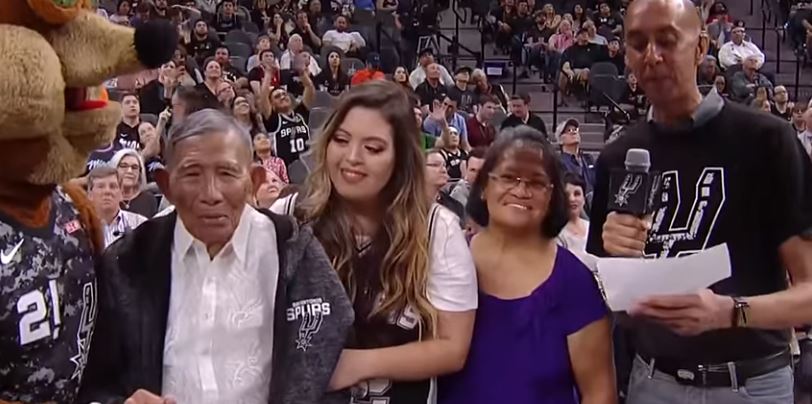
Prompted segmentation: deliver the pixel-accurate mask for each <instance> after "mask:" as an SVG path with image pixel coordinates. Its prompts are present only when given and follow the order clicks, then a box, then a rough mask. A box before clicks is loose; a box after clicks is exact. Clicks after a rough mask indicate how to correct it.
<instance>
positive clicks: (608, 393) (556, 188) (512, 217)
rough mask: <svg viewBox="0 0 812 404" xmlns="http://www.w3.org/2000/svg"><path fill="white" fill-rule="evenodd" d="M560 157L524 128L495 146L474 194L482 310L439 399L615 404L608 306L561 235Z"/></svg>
mask: <svg viewBox="0 0 812 404" xmlns="http://www.w3.org/2000/svg"><path fill="white" fill-rule="evenodd" d="M558 166H559V162H558V159H557V158H556V157H555V154H554V152H553V151H552V150H551V149H550V147H548V146H546V145H545V142H544V138H543V136H542V135H541V134H540V133H539V132H537V131H536V130H534V129H530V128H528V127H519V128H516V129H514V130H513V131H512V132H503V133H502V134H501V135H500V137H499V140H498V141H497V143H496V144H494V145H493V146H492V147H491V149H490V150H489V151H488V154H487V155H486V157H485V163H484V165H483V167H482V169H481V171H480V172H479V175H478V176H477V179H476V182H475V183H474V184H473V187H472V189H471V196H470V197H469V199H468V212H469V214H470V216H471V218H472V219H473V220H474V221H476V222H477V224H479V225H481V226H482V227H483V228H484V229H483V230H482V231H481V232H480V233H479V234H477V235H476V236H475V237H474V239H473V240H472V242H471V250H472V253H473V256H474V262H475V263H476V267H477V276H478V278H479V291H480V292H479V310H478V311H477V315H476V322H475V325H474V334H473V339H472V341H471V348H470V351H469V353H468V360H467V362H466V364H465V368H464V369H463V370H462V371H460V372H459V373H457V374H454V375H451V376H449V377H446V378H444V379H443V380H441V383H440V385H439V388H438V393H439V397H438V398H439V401H438V402H439V404H480V403H481V404H494V403H510V404H542V403H550V404H575V403H590V404H592V403H607V404H608V403H616V402H617V393H616V388H615V375H614V366H613V363H612V348H611V340H612V337H611V335H610V323H609V319H608V310H607V308H606V305H605V303H604V301H603V298H602V296H601V293H600V291H599V289H598V285H597V284H596V282H595V278H594V277H593V275H592V273H591V272H590V270H589V269H588V268H587V267H586V266H585V265H584V264H583V263H581V261H579V260H578V259H577V258H576V257H575V256H574V255H573V254H572V253H570V252H569V251H567V250H565V249H563V248H558V247H557V246H556V242H555V238H556V235H557V234H558V233H559V231H560V230H561V228H563V227H564V225H565V224H566V222H567V206H566V200H567V199H566V197H565V196H564V189H563V185H562V180H561V172H560V170H559V168H558Z"/></svg>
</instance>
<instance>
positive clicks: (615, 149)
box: [587, 0, 812, 404]
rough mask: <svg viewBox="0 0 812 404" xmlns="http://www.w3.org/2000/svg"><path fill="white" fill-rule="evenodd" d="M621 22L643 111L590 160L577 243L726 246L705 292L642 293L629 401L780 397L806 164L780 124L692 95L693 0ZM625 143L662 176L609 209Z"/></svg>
mask: <svg viewBox="0 0 812 404" xmlns="http://www.w3.org/2000/svg"><path fill="white" fill-rule="evenodd" d="M624 25H625V27H626V44H627V53H626V62H627V65H628V66H629V67H630V68H631V70H632V72H633V73H634V74H635V75H636V76H637V77H639V79H640V85H641V86H642V88H643V89H644V91H645V93H646V96H648V98H649V99H650V100H651V104H652V108H651V110H650V111H649V114H648V118H647V120H646V122H643V123H641V124H639V125H636V126H634V127H632V128H629V129H628V131H627V134H626V135H624V136H623V137H621V138H619V139H618V140H617V141H615V142H614V143H611V144H609V145H607V147H606V148H605V149H604V151H603V153H602V154H601V156H600V158H599V160H598V162H597V175H596V189H595V196H594V200H593V210H592V215H591V219H592V225H591V226H590V234H589V242H588V246H587V250H588V252H590V253H592V254H596V255H599V256H615V257H641V258H642V257H647V258H653V259H658V258H667V257H677V256H683V255H687V254H691V253H695V252H699V251H702V250H704V249H707V248H710V247H713V246H716V245H720V244H723V243H726V244H727V246H728V249H729V252H730V260H731V265H732V274H731V277H730V278H728V279H725V280H723V281H721V282H719V283H717V284H715V285H713V286H712V287H711V288H710V289H706V290H703V291H700V292H697V293H695V294H688V295H672V296H650V297H648V298H646V299H643V300H642V301H640V302H638V304H637V306H636V307H635V309H634V310H632V311H631V312H630V313H629V314H630V315H631V316H632V318H633V320H632V321H631V323H630V324H629V326H630V331H631V334H632V336H633V340H634V348H635V350H636V353H637V356H636V358H635V360H634V365H633V369H632V374H631V381H630V383H629V392H628V400H627V403H631V404H666V403H714V404H728V403H742V404H744V403H791V402H792V388H793V382H792V368H791V355H790V353H789V348H788V347H789V330H790V328H791V327H793V326H796V325H801V324H808V323H812V236H810V232H811V231H812V190H810V187H812V178H810V174H809V173H810V169H809V167H808V166H806V165H808V164H809V162H808V161H806V160H804V159H803V158H802V157H803V155H802V150H801V147H800V146H799V143H798V142H797V140H796V139H795V136H794V133H793V131H792V129H791V128H790V126H789V125H787V124H786V123H785V122H782V121H780V120H778V119H776V118H774V117H771V116H768V115H766V114H759V113H753V112H752V111H751V110H748V109H746V108H745V107H742V106H739V105H736V104H733V103H728V102H726V101H725V100H724V99H722V98H721V97H720V96H719V95H718V94H716V93H715V92H711V93H709V95H708V96H706V97H704V98H703V97H702V95H701V94H700V92H699V90H698V88H697V86H696V71H697V66H698V64H699V63H700V62H701V61H702V60H703V58H704V56H705V54H706V53H707V47H708V38H707V36H706V35H704V33H703V26H702V22H701V20H700V18H699V16H698V14H697V10H696V9H695V7H694V6H693V4H692V3H691V1H689V0H648V1H636V2H633V3H632V4H631V5H630V7H629V9H628V12H627V16H626V21H625V24H624ZM632 148H637V149H645V150H647V151H648V152H649V155H650V159H651V168H652V170H653V171H657V172H659V173H660V174H661V179H662V181H661V187H660V189H657V190H655V191H654V199H653V200H654V201H655V207H654V210H653V211H652V212H651V214H649V215H643V216H642V217H641V216H638V215H631V214H623V213H619V212H609V209H607V205H608V204H610V202H611V201H616V197H617V195H616V193H615V192H614V191H617V189H610V188H612V187H610V176H611V175H610V174H611V173H612V172H613V171H616V170H622V169H623V167H624V158H625V157H626V153H627V151H628V150H629V149H632ZM807 160H808V159H807ZM787 273H788V274H789V278H790V280H791V282H792V285H791V286H788V283H787Z"/></svg>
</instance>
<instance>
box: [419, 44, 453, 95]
mask: <svg viewBox="0 0 812 404" xmlns="http://www.w3.org/2000/svg"><path fill="white" fill-rule="evenodd" d="M433 64H434V51H433V50H431V48H426V49H423V50H421V51H420V54H419V59H418V65H417V67H416V68H415V69H414V70H412V73H411V74H410V75H409V84H411V85H412V88H414V89H415V91H417V86H419V85H420V84H422V83H423V82H424V81H425V80H426V78H427V76H428V74H427V73H428V68H429V66H431V65H433ZM438 69H439V80H440V83H442V85H443V86H451V85H453V84H454V79H453V78H452V77H451V74H449V73H448V69H446V68H445V66H443V65H438Z"/></svg>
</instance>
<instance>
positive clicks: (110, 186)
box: [87, 165, 147, 247]
mask: <svg viewBox="0 0 812 404" xmlns="http://www.w3.org/2000/svg"><path fill="white" fill-rule="evenodd" d="M87 193H88V199H90V201H91V202H92V203H93V207H94V208H95V209H96V213H97V214H98V215H99V218H100V219H101V222H102V226H103V230H104V246H105V247H107V246H109V245H110V244H113V242H114V241H116V240H118V239H119V238H120V237H121V236H123V235H124V234H125V233H127V232H129V231H131V230H133V229H135V228H136V227H138V226H140V225H141V223H144V222H146V221H147V218H145V217H144V216H141V215H139V214H137V213H133V212H128V211H126V210H122V209H121V201H122V196H121V178H120V177H119V176H118V170H116V169H115V168H113V167H111V166H108V165H101V166H98V167H96V168H94V169H92V170H91V171H90V173H88V175H87Z"/></svg>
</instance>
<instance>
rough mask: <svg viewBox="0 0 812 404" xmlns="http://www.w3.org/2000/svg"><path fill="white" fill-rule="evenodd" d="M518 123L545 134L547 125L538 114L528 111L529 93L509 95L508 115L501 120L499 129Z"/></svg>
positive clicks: (545, 136)
mask: <svg viewBox="0 0 812 404" xmlns="http://www.w3.org/2000/svg"><path fill="white" fill-rule="evenodd" d="M519 125H527V126H529V127H531V128H533V129H535V130H537V131H539V132H541V133H542V134H543V135H544V138H545V139H547V140H548V141H549V140H550V139H549V137H548V136H547V125H546V124H545V123H544V120H543V119H541V117H540V116H538V115H535V114H533V113H531V112H530V95H529V94H527V93H521V94H514V95H513V96H512V97H510V115H508V116H507V118H505V120H504V121H503V122H502V128H501V130H505V129H507V128H513V127H516V126H519Z"/></svg>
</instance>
